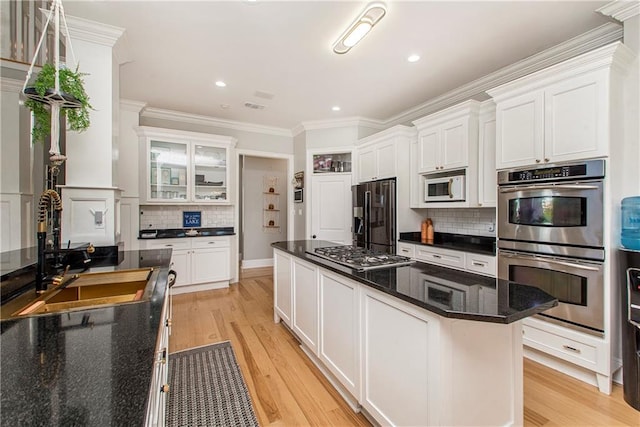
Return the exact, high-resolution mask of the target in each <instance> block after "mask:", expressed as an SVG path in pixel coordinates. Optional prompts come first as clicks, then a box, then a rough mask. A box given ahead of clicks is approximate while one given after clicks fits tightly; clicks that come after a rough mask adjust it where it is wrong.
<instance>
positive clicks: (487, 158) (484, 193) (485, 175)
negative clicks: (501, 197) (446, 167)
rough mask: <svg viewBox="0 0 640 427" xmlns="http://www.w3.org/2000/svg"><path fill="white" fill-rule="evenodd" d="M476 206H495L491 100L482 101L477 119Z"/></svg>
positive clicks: (495, 188) (493, 135) (493, 134)
mask: <svg viewBox="0 0 640 427" xmlns="http://www.w3.org/2000/svg"><path fill="white" fill-rule="evenodd" d="M478 123H479V125H478V131H479V132H478V206H482V207H495V206H496V199H497V176H496V106H495V103H494V102H493V101H492V100H488V101H485V102H483V103H482V105H481V106H480V116H479V120H478Z"/></svg>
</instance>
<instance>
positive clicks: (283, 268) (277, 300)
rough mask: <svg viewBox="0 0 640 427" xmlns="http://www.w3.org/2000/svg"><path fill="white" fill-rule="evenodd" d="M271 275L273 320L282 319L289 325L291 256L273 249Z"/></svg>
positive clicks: (291, 294) (291, 293)
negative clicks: (272, 284) (272, 279)
mask: <svg viewBox="0 0 640 427" xmlns="http://www.w3.org/2000/svg"><path fill="white" fill-rule="evenodd" d="M273 258H274V260H273V270H274V274H273V277H274V279H275V283H274V287H273V290H274V292H273V305H274V313H273V315H274V320H275V321H276V322H279V321H280V320H282V321H283V322H284V323H286V324H287V325H288V326H289V327H291V305H292V304H291V297H292V296H293V292H292V284H291V281H292V274H291V273H292V272H291V257H290V256H289V255H286V254H285V253H283V252H280V251H274V255H273Z"/></svg>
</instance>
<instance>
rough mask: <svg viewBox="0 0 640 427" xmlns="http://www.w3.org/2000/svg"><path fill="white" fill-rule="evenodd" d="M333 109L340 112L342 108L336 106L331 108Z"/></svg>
mask: <svg viewBox="0 0 640 427" xmlns="http://www.w3.org/2000/svg"><path fill="white" fill-rule="evenodd" d="M331 109H332V110H333V111H340V107H338V106H337V105H336V106H335V107H331Z"/></svg>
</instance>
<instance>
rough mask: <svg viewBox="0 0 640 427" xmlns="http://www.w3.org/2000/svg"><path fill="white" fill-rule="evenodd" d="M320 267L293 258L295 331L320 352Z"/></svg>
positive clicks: (293, 326)
mask: <svg viewBox="0 0 640 427" xmlns="http://www.w3.org/2000/svg"><path fill="white" fill-rule="evenodd" d="M317 275H318V268H317V267H316V266H314V265H313V264H310V263H308V262H305V261H302V260H300V259H298V258H293V281H292V284H293V321H292V329H293V332H295V333H296V335H298V337H299V338H300V339H301V340H302V342H303V343H304V344H305V345H306V346H307V347H309V349H311V351H312V352H313V353H314V354H316V355H317V354H318V277H317Z"/></svg>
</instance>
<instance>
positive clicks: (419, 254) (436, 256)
mask: <svg viewBox="0 0 640 427" xmlns="http://www.w3.org/2000/svg"><path fill="white" fill-rule="evenodd" d="M464 255H465V254H464V252H458V251H451V250H447V249H442V248H436V247H429V246H424V245H418V246H416V255H415V257H416V259H417V260H419V261H425V262H429V263H431V264H439V265H444V266H447V267H453V268H458V269H461V270H464V269H465V265H464V262H465V261H464Z"/></svg>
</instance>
